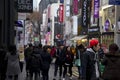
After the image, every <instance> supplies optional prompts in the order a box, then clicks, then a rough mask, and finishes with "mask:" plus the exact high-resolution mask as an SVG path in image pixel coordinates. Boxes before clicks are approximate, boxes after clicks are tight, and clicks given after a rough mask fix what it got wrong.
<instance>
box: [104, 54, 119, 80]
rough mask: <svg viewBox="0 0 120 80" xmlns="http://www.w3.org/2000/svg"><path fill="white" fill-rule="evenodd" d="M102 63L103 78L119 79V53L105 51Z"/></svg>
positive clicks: (108, 79) (109, 79)
mask: <svg viewBox="0 0 120 80" xmlns="http://www.w3.org/2000/svg"><path fill="white" fill-rule="evenodd" d="M102 63H103V65H105V69H104V72H103V75H102V78H103V79H107V80H120V75H119V74H120V53H119V54H118V53H114V54H109V53H107V54H106V55H105V58H104V60H103V62H102Z"/></svg>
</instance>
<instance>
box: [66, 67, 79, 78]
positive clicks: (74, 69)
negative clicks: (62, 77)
mask: <svg viewBox="0 0 120 80" xmlns="http://www.w3.org/2000/svg"><path fill="white" fill-rule="evenodd" d="M67 75H70V74H69V73H67ZM72 75H73V77H79V73H78V69H77V67H75V66H74V67H73V68H72Z"/></svg>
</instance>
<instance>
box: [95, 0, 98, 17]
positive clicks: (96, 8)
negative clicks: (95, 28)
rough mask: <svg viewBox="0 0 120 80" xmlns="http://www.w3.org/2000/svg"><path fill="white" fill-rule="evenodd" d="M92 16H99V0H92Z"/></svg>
mask: <svg viewBox="0 0 120 80" xmlns="http://www.w3.org/2000/svg"><path fill="white" fill-rule="evenodd" d="M94 18H99V0H94Z"/></svg>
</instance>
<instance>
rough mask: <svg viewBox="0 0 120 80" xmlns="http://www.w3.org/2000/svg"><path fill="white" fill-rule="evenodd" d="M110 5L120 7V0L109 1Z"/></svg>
mask: <svg viewBox="0 0 120 80" xmlns="http://www.w3.org/2000/svg"><path fill="white" fill-rule="evenodd" d="M109 4H110V5H120V0H109Z"/></svg>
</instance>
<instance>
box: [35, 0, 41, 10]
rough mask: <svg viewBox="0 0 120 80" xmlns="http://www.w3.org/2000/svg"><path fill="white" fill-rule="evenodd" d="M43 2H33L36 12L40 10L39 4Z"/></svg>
mask: <svg viewBox="0 0 120 80" xmlns="http://www.w3.org/2000/svg"><path fill="white" fill-rule="evenodd" d="M40 1H41V0H33V8H34V10H35V9H36V8H37V10H39V2H40Z"/></svg>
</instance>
